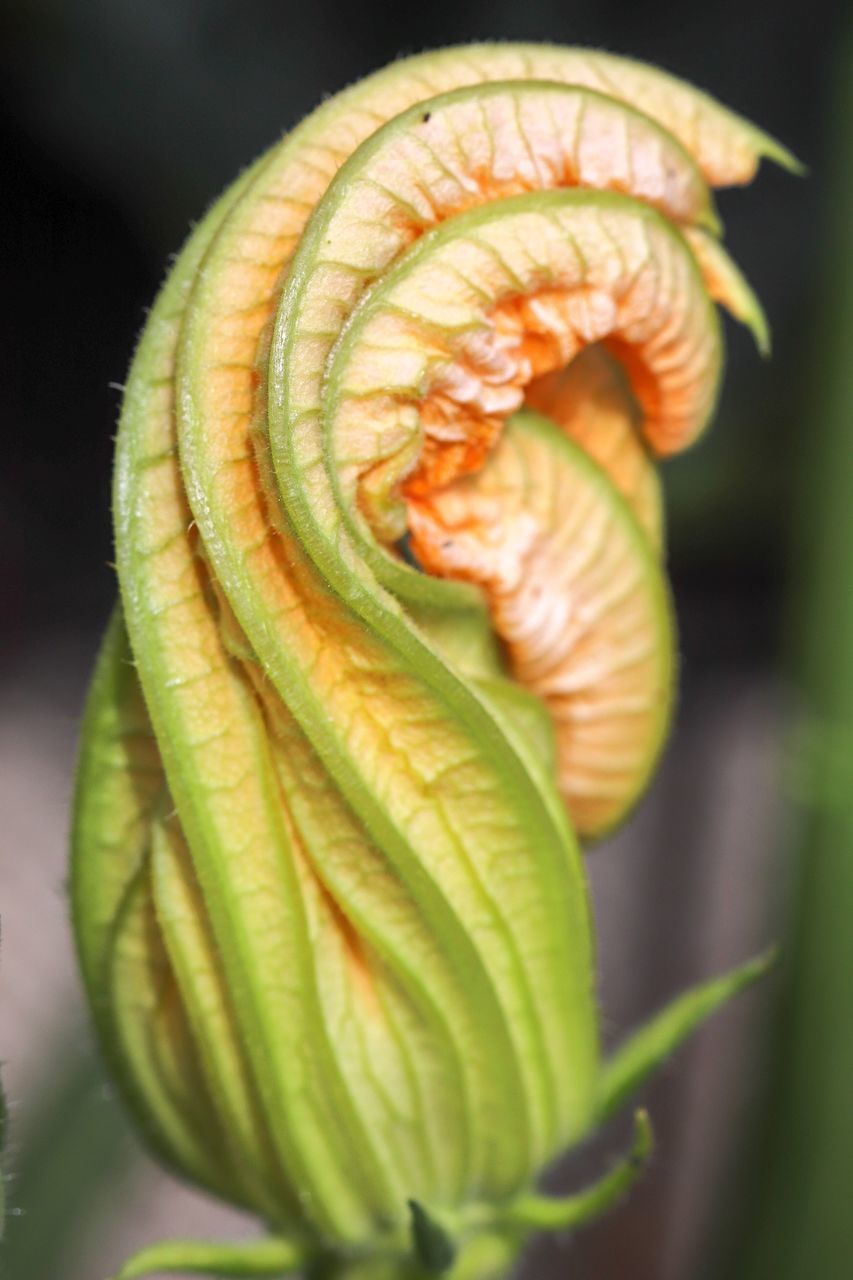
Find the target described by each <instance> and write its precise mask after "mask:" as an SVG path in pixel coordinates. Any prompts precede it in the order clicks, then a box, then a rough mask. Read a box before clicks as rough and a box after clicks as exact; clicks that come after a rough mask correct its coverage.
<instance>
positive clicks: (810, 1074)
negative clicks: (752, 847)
mask: <svg viewBox="0 0 853 1280" xmlns="http://www.w3.org/2000/svg"><path fill="white" fill-rule="evenodd" d="M848 35H849V36H850V37H853V26H851V27H850V28H849V30H848ZM839 55H840V58H839V72H840V76H839V81H838V84H837V90H836V95H835V101H834V102H833V103H832V104H831V107H830V112H829V121H830V122H831V129H832V131H833V132H832V139H833V152H834V154H833V155H832V157H831V159H832V161H834V168H833V170H832V172H831V173H830V181H829V183H828V184H827V187H828V190H829V191H830V192H831V193H832V207H831V209H830V211H829V212H830V227H829V229H828V230H829V235H828V236H827V244H828V249H829V256H828V261H827V262H826V263H825V264H824V265H825V267H826V268H827V272H828V278H827V281H826V287H825V291H824V297H825V306H824V313H823V315H822V317H821V324H822V328H821V332H820V333H819V335H818V337H819V345H818V347H817V349H816V352H815V354H816V357H817V363H816V368H815V375H816V376H815V379H814V383H813V387H814V390H813V398H812V406H811V410H812V411H811V412H810V413H809V415H808V420H807V421H804V422H803V423H802V437H801V438H802V450H803V457H804V459H805V458H808V459H809V463H808V468H807V470H806V473H805V477H804V490H803V494H802V502H801V510H800V516H801V522H800V527H799V537H800V543H799V545H798V547H797V552H798V553H799V556H800V564H799V566H798V567H799V569H800V572H799V574H798V575H797V579H798V580H797V582H796V586H795V593H794V597H793V602H794V606H795V608H794V614H793V618H792V621H793V625H794V632H795V637H796V642H797V652H796V670H795V675H796V680H797V685H798V687H799V690H800V692H801V693H802V695H803V703H804V713H805V715H804V726H803V730H804V731H803V733H802V741H801V751H800V753H799V756H798V759H797V761H796V765H797V768H796V779H795V781H796V783H797V786H796V793H795V795H794V797H793V799H794V805H795V808H794V813H795V815H796V816H797V819H798V823H799V825H798V828H797V833H796V847H795V849H794V854H795V868H794V870H795V883H794V885H793V890H794V928H793V936H792V940H791V944H790V948H789V963H788V965H787V981H786V985H785V992H784V997H783V1005H782V1009H781V1018H780V1025H779V1028H778V1038H777V1040H776V1041H775V1044H774V1055H773V1060H772V1080H771V1088H770V1093H769V1097H768V1102H767V1112H766V1115H765V1117H764V1132H763V1135H762V1142H761V1144H760V1148H759V1150H758V1151H757V1157H756V1161H757V1170H756V1174H757V1176H756V1177H755V1178H753V1179H751V1180H750V1184H749V1189H748V1194H747V1197H746V1201H745V1203H744V1204H743V1206H742V1209H743V1223H744V1229H743V1231H742V1234H741V1237H740V1240H739V1242H738V1249H737V1262H736V1265H733V1266H731V1267H724V1268H722V1269H721V1271H719V1272H717V1274H718V1275H719V1276H720V1277H722V1276H723V1275H725V1277H726V1280H730V1277H734V1280H771V1277H772V1280H803V1277H807V1276H813V1277H816V1280H843V1278H846V1277H849V1276H850V1275H851V1274H853V361H851V351H853V166H851V163H850V158H851V155H853V38H850V39H848V40H847V41H846V42H845V43H844V46H843V48H842V49H840V50H839Z"/></svg>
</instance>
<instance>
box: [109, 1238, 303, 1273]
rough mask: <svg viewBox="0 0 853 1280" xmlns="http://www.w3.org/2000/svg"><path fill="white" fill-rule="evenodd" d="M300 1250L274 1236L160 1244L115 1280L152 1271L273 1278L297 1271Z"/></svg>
mask: <svg viewBox="0 0 853 1280" xmlns="http://www.w3.org/2000/svg"><path fill="white" fill-rule="evenodd" d="M304 1260H305V1259H304V1254H303V1253H302V1250H301V1249H299V1248H298V1247H297V1246H296V1245H294V1244H292V1243H291V1242H290V1241H289V1240H280V1239H278V1238H276V1237H274V1236H269V1237H265V1238H264V1239H261V1240H246V1241H244V1242H242V1243H240V1244H228V1243H226V1242H224V1241H223V1242H219V1243H217V1242H215V1241H209V1240H163V1241H162V1242H161V1243H160V1244H152V1245H149V1246H148V1247H147V1248H145V1249H140V1251H139V1253H136V1254H134V1256H133V1257H132V1258H129V1259H128V1260H127V1262H126V1263H125V1264H124V1266H123V1267H122V1268H121V1270H120V1271H119V1272H118V1273H117V1274H116V1276H115V1280H135V1277H137V1276H147V1275H151V1274H152V1273H153V1272H155V1271H178V1272H184V1273H185V1274H193V1275H195V1274H198V1273H204V1274H206V1275H216V1276H275V1277H281V1276H285V1275H289V1274H290V1273H291V1272H294V1271H297V1270H298V1269H299V1268H300V1267H301V1266H302V1265H303V1262H304Z"/></svg>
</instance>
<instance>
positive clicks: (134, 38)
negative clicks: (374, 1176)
mask: <svg viewBox="0 0 853 1280" xmlns="http://www.w3.org/2000/svg"><path fill="white" fill-rule="evenodd" d="M849 26H850V24H849V23H847V24H845V21H844V13H843V6H842V4H841V3H839V4H837V5H832V4H830V3H826V2H825V0H811V3H809V4H805V3H803V0H777V2H776V3H774V4H772V5H771V4H768V3H765V4H761V3H758V0H718V2H717V3H715V4H710V3H708V0H682V3H680V4H678V5H673V4H665V3H653V2H652V3H640V2H639V0H572V3H570V4H567V3H564V2H562V0H523V3H519V0H488V3H486V2H485V0H453V2H452V3H448V2H447V0H432V3H431V4H429V5H428V6H426V7H425V9H424V10H421V11H419V10H417V9H415V8H414V6H402V5H398V6H391V5H389V4H387V3H376V2H375V0H365V2H364V3H363V4H360V5H352V6H345V5H343V4H342V3H340V2H339V0H313V3H311V4H310V5H307V6H306V5H299V6H296V5H289V4H287V3H286V0H242V3H239V4H238V3H229V2H228V0H147V2H146V3H141V2H140V0H29V3H26V2H25V0H17V2H16V0H7V2H6V4H5V5H4V6H3V8H2V16H0V33H2V39H0V65H2V82H0V102H2V111H0V178H2V191H3V195H4V208H3V214H2V217H3V244H4V250H5V252H4V253H3V255H2V265H0V272H2V291H0V296H2V298H3V302H4V304H5V311H4V326H5V332H4V334H3V340H2V342H0V394H2V405H3V410H4V417H5V421H6V424H7V425H6V444H5V446H4V450H3V459H4V461H3V467H2V470H0V611H2V629H0V636H2V640H0V655H1V656H0V913H2V952H1V953H0V1059H2V1062H3V1067H2V1072H3V1081H4V1086H5V1091H6V1095H7V1102H8V1105H9V1111H10V1125H9V1133H8V1135H7V1144H6V1147H7V1149H6V1152H5V1156H4V1167H5V1170H6V1176H7V1185H6V1197H7V1206H8V1209H9V1215H10V1216H9V1220H8V1224H7V1229H6V1238H5V1241H4V1243H3V1245H2V1246H0V1267H1V1268H2V1274H3V1276H4V1278H5V1280H103V1277H105V1276H107V1275H109V1274H110V1273H111V1271H113V1270H114V1269H115V1268H116V1267H117V1265H118V1263H119V1262H120V1261H121V1260H122V1258H123V1257H124V1256H125V1255H126V1254H127V1252H128V1251H130V1250H131V1249H133V1248H136V1247H139V1246H140V1245H142V1244H143V1243H146V1242H148V1241H151V1240H155V1239H158V1238H160V1237H162V1236H163V1235H168V1234H176V1233H177V1234H182V1235H183V1234H188V1235H195V1234H211V1235H224V1236H236V1235H239V1234H246V1233H247V1232H250V1231H251V1230H252V1228H251V1224H247V1223H246V1222H245V1221H243V1220H242V1219H241V1218H239V1216H238V1215H236V1214H234V1213H231V1212H229V1211H226V1210H224V1209H222V1208H221V1207H220V1206H218V1205H216V1204H214V1203H213V1202H212V1201H210V1200H207V1199H205V1198H203V1197H202V1196H200V1195H196V1194H194V1193H193V1192H191V1191H189V1190H188V1189H186V1188H184V1187H181V1186H179V1185H178V1184H177V1183H176V1182H174V1181H173V1180H172V1179H171V1178H170V1177H169V1176H168V1175H167V1174H165V1173H163V1172H162V1171H160V1170H159V1169H158V1168H157V1167H156V1166H155V1165H154V1164H153V1163H152V1162H151V1161H150V1160H149V1159H148V1158H147V1157H146V1156H145V1155H144V1154H143V1152H142V1151H141V1149H140V1148H139V1146H138V1145H137V1143H136V1140H135V1138H134V1137H133V1135H132V1134H131V1133H130V1132H129V1131H128V1129H127V1127H126V1125H125V1122H124V1119H123V1116H122V1113H121V1111H120V1108H119V1106H118V1104H117V1102H116V1100H115V1098H114V1096H113V1094H112V1092H111V1090H110V1088H109V1087H108V1085H107V1084H106V1083H105V1081H104V1080H103V1078H102V1075H101V1073H100V1070H99V1067H98V1064H97V1057H96V1053H95V1050H94V1046H93V1043H92V1039H91V1035H90V1031H89V1028H88V1026H87V1023H86V1020H85V1018H84V1014H83V1010H82V1006H81V1000H80V987H79V983H78V979H77V976H76V972H75V965H74V960H73V953H72V946H71V940H70V934H69V927H68V910H67V902H66V894H65V861H66V843H67V828H68V804H69V796H70V789H71V777H72V771H73V757H74V744H75V738H76V734H77V729H78V723H79V717H80V711H81V706H82V700H83V696H84V689H85V683H86V680H87V676H88V673H89V669H90V666H91V663H92V660H93V657H94V654H95V650H96V646H97V643H98V638H99V633H100V631H101V629H102V627H103V626H104V624H105V622H106V619H107V615H108V611H109V608H110V604H111V601H112V598H113V595H114V590H115V584H114V578H113V572H112V570H111V568H110V564H109V561H110V558H111V542H110V527H109V491H110V462H111V451H112V440H111V437H112V433H113V430H114V424H115V421H116V416H117V411H118V406H119V401H120V386H121V383H122V381H123V378H124V375H125V370H126V367H127V364H128V361H129V358H130V355H131V352H132V348H133V345H134V340H135V336H136V334H137V332H138V330H139V328H140V326H141V323H142V320H143V317H144V311H145V307H146V305H147V304H148V303H149V302H150V301H151V299H152V297H153V295H154V292H155V290H156V288H157V286H158V284H159V282H160V280H161V278H162V275H163V272H164V269H165V264H166V263H167V260H168V258H169V256H170V255H171V254H173V253H174V252H175V251H176V250H177V249H178V248H179V246H180V243H181V241H182V240H183V238H184V236H185V234H186V232H187V229H188V228H189V226H190V224H191V223H192V221H193V220H194V219H196V218H198V217H199V215H200V214H201V212H202V211H203V210H204V208H205V206H206V205H207V204H208V203H209V202H210V201H211V200H212V198H213V197H214V196H215V195H216V193H217V192H218V191H219V190H220V188H222V187H223V186H224V185H225V184H227V183H228V182H229V181H230V180H231V179H232V178H233V177H234V176H235V174H236V173H237V172H238V170H239V169H241V168H242V167H243V166H244V165H245V164H246V163H247V162H248V161H249V160H250V159H251V158H252V157H253V156H255V155H256V154H257V153H258V152H259V151H261V150H262V149H263V148H264V147H266V146H267V145H268V144H269V143H270V142H271V141H273V140H274V139H275V138H276V137H277V136H278V135H279V134H280V133H281V131H282V130H283V129H286V128H288V127H289V126H291V125H292V124H294V123H295V122H296V121H297V120H298V119H299V118H300V117H301V116H302V115H304V114H305V113H306V112H307V111H308V110H310V108H311V107H312V106H314V105H315V104H316V103H317V102H318V101H319V100H320V99H321V98H322V97H323V96H325V95H327V94H330V93H332V92H334V91H335V90H337V89H338V88H340V87H342V86H343V85H345V84H346V83H347V82H349V81H351V80H353V79H355V78H358V77H360V76H362V75H364V74H366V73H367V72H369V71H371V70H373V69H374V68H376V67H379V66H381V65H382V64H384V63H386V62H388V61H389V60H390V59H392V58H393V57H394V56H395V55H397V54H399V53H401V52H410V51H415V50H419V49H421V48H425V47H429V46H435V45H443V44H448V43H453V42H459V41H464V40H469V39H476V38H510V39H544V40H551V41H555V42H560V43H574V44H589V45H594V46H599V47H603V48H607V49H610V50H612V51H615V52H620V53H626V54H630V55H633V56H636V57H640V58H644V59H648V60H649V61H652V62H655V63H657V64H659V65H660V66H662V67H665V68H667V69H669V70H671V71H674V72H677V73H678V74H680V75H682V76H684V77H685V78H687V79H689V80H691V81H693V82H695V83H696V84H698V85H700V86H702V87H704V88H706V89H709V90H710V91H712V92H713V93H714V94H715V95H716V96H718V97H719V98H721V99H722V100H723V101H725V102H727V103H728V104H729V105H731V106H733V107H735V108H736V109H738V110H739V111H741V112H743V113H744V114H746V115H747V116H749V117H751V118H753V119H755V120H756V121H757V122H758V123H760V124H761V125H763V126H764V127H765V128H767V129H769V130H770V131H771V132H772V133H774V134H776V135H778V136H779V137H780V138H781V139H783V140H784V141H785V143H786V144H788V145H789V146H790V147H791V148H792V149H793V150H794V151H795V152H796V153H797V154H798V155H799V156H800V157H801V158H802V159H803V160H804V161H805V162H806V163H807V164H808V166H809V169H810V175H809V177H808V178H807V180H805V181H798V180H795V179H792V178H791V177H789V176H787V175H784V174H782V173H780V172H778V171H774V170H772V169H769V168H768V169H767V170H765V171H763V172H762V173H761V176H760V180H759V181H758V182H757V184H756V185H755V186H754V187H753V188H751V189H748V190H746V191H737V192H730V193H726V192H723V193H722V194H721V197H720V206H721V210H722V213H723V217H724V219H725V221H726V226H727V243H728V245H729V247H730V249H731V250H732V252H733V254H734V256H735V257H736V258H737V259H738V260H739V261H740V262H741V263H742V265H743V266H744V268H745V269H746V271H747V273H748V275H749V276H750V278H751V280H752V281H753V283H754V285H755V286H756V288H757V290H758V292H759V294H760V296H761V297H762V299H763V300H764V302H765V304H766V307H767V311H768V313H769V316H770V320H771V324H772V327H773V331H774V356H773V359H772V361H771V362H769V363H768V362H762V361H761V360H760V359H759V358H758V357H757V355H756V354H755V352H754V350H753V348H752V346H751V342H750V339H749V337H748V335H746V334H745V333H743V332H738V331H735V330H734V329H733V328H732V327H731V326H727V329H728V340H729V342H728V345H729V368H728V375H727V379H726V383H725V390H724V394H723V398H722V402H721V406H720V410H719V414H718V418H717V421H716V424H715V426H714V428H713V430H712V431H711V433H710V434H709V435H708V436H707V437H706V439H705V441H704V442H703V443H702V444H701V445H700V446H699V447H698V448H697V449H695V450H694V451H693V452H692V453H691V454H690V455H689V456H687V457H686V458H684V459H682V460H679V461H678V462H676V463H674V464H671V465H669V466H668V467H667V471H666V480H667V488H668V499H669V511H670V548H671V551H670V556H671V569H672V574H673V581H674V590H675V599H676V603H677V609H678V615H679V624H680V630H681V651H682V658H681V686H680V711H679V717H678V726H677V731H676V733H675V736H674V739H673V742H672V745H671V747H670V749H669V751H668V754H667V757H666V760H665V763H664V767H663V769H662V771H661V774H660V778H659V780H658V782H657V784H656V786H655V788H654V790H653V792H652V794H651V795H650V797H649V799H648V800H647V801H646V803H645V804H644V806H643V807H642V809H641V810H640V811H639V813H638V814H637V815H636V817H635V818H634V820H633V821H632V823H631V824H630V826H629V828H628V829H627V831H625V832H624V833H622V834H621V835H620V836H619V837H618V838H617V839H615V840H613V841H611V842H610V843H609V845H607V846H606V847H602V848H601V849H598V850H596V851H595V853H594V855H592V857H591V860H590V873H591V878H592V882H593V891H594V896H595V906H596V912H597V917H598V921H599V924H600V931H601V972H602V999H603V1004H604V1017H605V1024H606V1029H607V1036H608V1039H609V1040H610V1041H614V1040H617V1039H618V1038H620V1037H621V1036H622V1035H623V1034H624V1033H625V1032H626V1031H627V1030H628V1029H629V1028H630V1027H631V1026H632V1025H634V1024H635V1023H636V1022H637V1021H639V1020H640V1019H641V1018H642V1017H643V1016H644V1015H646V1014H648V1013H649V1012H651V1011H652V1010H653V1009H654V1008H655V1007H657V1006H658V1005H659V1004H660V1003H661V1002H662V1001H663V1000H664V999H665V998H666V997H668V996H669V995H670V994H672V993H674V992H675V991H676V990H677V989H679V988H680V987H682V986H684V985H686V984H688V983H690V982H692V981H695V980H697V979H699V978H700V977H702V976H705V975H709V974H711V973H712V972H715V971H717V970H718V969H720V968H724V967H728V966H730V965H733V964H735V963H737V962H739V961H740V960H741V959H743V958H745V957H746V956H748V955H749V954H751V953H753V952H754V951H756V950H758V949H759V948H761V947H763V946H764V945H765V944H766V943H767V942H768V941H769V940H771V939H777V940H780V941H781V942H782V943H783V960H782V963H781V965H780V967H779V970H778V972H777V974H776V975H775V976H774V977H773V978H772V979H771V980H770V981H767V982H765V983H764V984H763V986H762V987H761V989H760V990H756V991H753V992H751V993H750V994H748V995H746V996H744V997H742V998H741V1000H740V1001H739V1003H738V1004H736V1005H735V1006H734V1007H733V1008H731V1009H730V1010H728V1011H726V1012H725V1013H723V1014H722V1015H719V1016H718V1017H717V1018H716V1019H715V1020H714V1021H713V1022H712V1023H711V1024H710V1025H709V1026H708V1027H707V1029H705V1030H704V1031H703V1032H702V1033H701V1034H700V1035H699V1036H697V1037H696V1039H695V1041H694V1042H693V1043H692V1044H691V1045H690V1047H689V1048H687V1049H686V1050H684V1051H683V1052H682V1053H681V1054H680V1055H679V1057H678V1058H677V1060H675V1061H674V1062H673V1063H672V1064H671V1066H670V1067H669V1068H668V1069H667V1070H666V1071H665V1073H664V1074H663V1076H662V1077H661V1078H660V1079H659V1080H658V1081H657V1082H656V1083H655V1085H654V1086H653V1087H652V1088H651V1089H650V1090H649V1091H648V1096H647V1099H646V1101H647V1102H648V1105H649V1107H650V1109H651V1112H652V1116H653V1120H654V1123H655V1127H656V1130H657V1135H658V1139H657V1141H658V1146H657V1152H656V1156H655V1160H654V1164H653V1166H652V1169H651V1172H650V1174H649V1175H648V1176H647V1177H646V1178H645V1180H644V1181H643V1183H642V1184H641V1186H640V1187H639V1189H638V1190H637V1191H636V1192H635V1193H634V1194H633V1195H632V1197H631V1199H630V1201H629V1202H628V1203H627V1204H626V1205H625V1206H623V1207H622V1208H621V1209H620V1210H619V1211H617V1212H616V1213H615V1214H614V1215H613V1216H612V1217H611V1218H610V1219H608V1220H606V1221H605V1222H604V1223H602V1224H600V1225H597V1226H594V1227H592V1228H590V1229H588V1230H587V1231H586V1232H584V1233H583V1234H581V1235H578V1236H577V1237H575V1238H573V1239H571V1240H560V1241H555V1242H549V1243H547V1244H543V1245H541V1246H537V1247H536V1248H535V1249H534V1250H533V1251H532V1252H531V1254H530V1256H529V1257H528V1258H527V1259H526V1260H525V1261H524V1264H523V1267H522V1273H523V1275H524V1277H525V1278H526V1280H533V1278H534V1277H562V1276H571V1277H572V1278H573V1280H617V1277H618V1278H619V1280H626V1277H630V1278H631V1280H711V1278H712V1277H713V1278H715V1280H716V1278H719V1280H730V1278H732V1277H734V1278H735V1280H765V1278H766V1280H770V1277H773V1280H788V1278H789V1277H790V1280H795V1278H796V1280H800V1278H801V1277H805V1276H809V1275H813V1276H814V1277H815V1278H816V1280H836V1278H838V1280H843V1278H844V1277H850V1276H851V1275H853V1261H851V1259H853V998H851V992H850V988H851V984H853V869H852V868H851V866H850V865H849V864H851V863H853V590H851V586H853V412H851V410H853V395H851V391H853V372H851V370H853V357H851V355H850V352H851V349H853V228H851V221H853V219H851V209H853V176H851V172H850V170H851V167H853V91H851V87H853V41H851V30H850V29H849ZM625 1136H626V1126H625V1124H624V1123H621V1124H620V1123H616V1124H615V1125H614V1126H613V1127H612V1128H611V1129H609V1130H608V1131H607V1132H606V1133H605V1134H604V1135H603V1136H602V1138H601V1140H600V1141H598V1142H597V1143H596V1144H595V1145H594V1147H592V1148H591V1149H590V1150H588V1151H585V1152H583V1153H581V1154H580V1156H575V1157H573V1158H572V1159H571V1160H570V1161H567V1162H566V1163H565V1164H564V1165H563V1166H561V1167H560V1169H558V1170H556V1171H555V1174H554V1179H553V1185H554V1186H559V1187H563V1188H566V1189H568V1188H570V1187H574V1186H580V1185H581V1184H582V1182H583V1180H584V1179H585V1178H587V1177H589V1176H594V1175H595V1174H596V1173H597V1172H599V1171H600V1170H601V1169H602V1168H603V1167H604V1166H605V1165H606V1163H607V1161H608V1159H609V1158H611V1157H612V1155H613V1154H614V1153H616V1152H617V1151H619V1150H621V1148H622V1146H623V1144H624V1142H625Z"/></svg>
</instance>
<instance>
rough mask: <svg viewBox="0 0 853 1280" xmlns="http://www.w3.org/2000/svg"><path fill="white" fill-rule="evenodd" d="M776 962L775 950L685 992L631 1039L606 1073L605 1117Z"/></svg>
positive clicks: (602, 1101)
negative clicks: (712, 1017)
mask: <svg viewBox="0 0 853 1280" xmlns="http://www.w3.org/2000/svg"><path fill="white" fill-rule="evenodd" d="M775 958H776V951H775V949H771V950H770V951H766V952H764V954H763V955H760V956H757V957H756V958H755V959H753V960H749V961H747V963H746V964H743V965H741V966H740V967H739V968H737V969H733V970H732V971H731V972H730V973H725V974H722V975H721V976H720V977H716V978H711V979H710V980H709V981H708V982H702V983H700V984H699V985H698V986H695V987H691V988H690V990H689V991H685V992H683V993H682V994H681V995H680V996H676V998H675V999H674V1000H673V1001H672V1002H671V1003H670V1004H668V1005H666V1007H665V1008H663V1009H662V1010H661V1011H660V1013H657V1014H655V1016H654V1017H653V1018H652V1019H651V1021H650V1022H647V1023H646V1024H645V1025H644V1026H642V1027H640V1028H639V1030H637V1031H635V1032H634V1033H633V1035H631V1036H629V1037H628V1039H627V1040H626V1041H625V1043H624V1044H623V1045H621V1046H620V1048H618V1049H617V1050H616V1052H615V1054H614V1055H613V1056H612V1057H611V1059H610V1061H609V1062H607V1063H606V1064H605V1066H604V1069H603V1071H602V1075H601V1085H600V1095H599V1097H600V1102H599V1119H600V1120H606V1119H607V1117H608V1116H611V1115H613V1113H614V1112H615V1111H618V1110H619V1108H620V1107H621V1106H622V1104H623V1102H625V1101H626V1100H627V1099H628V1098H629V1097H630V1096H631V1095H632V1094H634V1093H636V1091H637V1090H638V1089H639V1088H640V1086H641V1085H643V1084H644V1083H645V1081H646V1080H647V1079H648V1078H649V1076H650V1075H651V1074H652V1072H653V1071H654V1070H655V1068H656V1067H658V1066H660V1065H661V1063H662V1062H664V1060H665V1059H666V1058H668V1057H669V1056H670V1054H672V1053H674V1052H675V1050H676V1049H678V1048H679V1047H680V1045H682V1044H683V1043H684V1041H685V1040H686V1039H687V1038H688V1036H690V1035H691V1034H692V1033H693V1032H694V1031H695V1030H696V1029H697V1027H699V1026H701V1025H702V1023H703V1022H704V1021H705V1020H706V1019H707V1018H710V1016H711V1014H713V1013H716V1011H717V1010H718V1009H719V1008H721V1007H722V1006H723V1005H724V1004H726V1003H727V1002H728V1001H729V1000H731V999H732V998H733V997H734V996H736V995H738V994H739V993H740V992H741V991H743V990H744V988H746V987H749V986H751V985H752V983H753V982H757V980H758V979H759V978H763V977H764V975H765V974H766V973H767V972H768V970H769V969H770V968H771V967H772V965H773V963H774V961H775Z"/></svg>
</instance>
